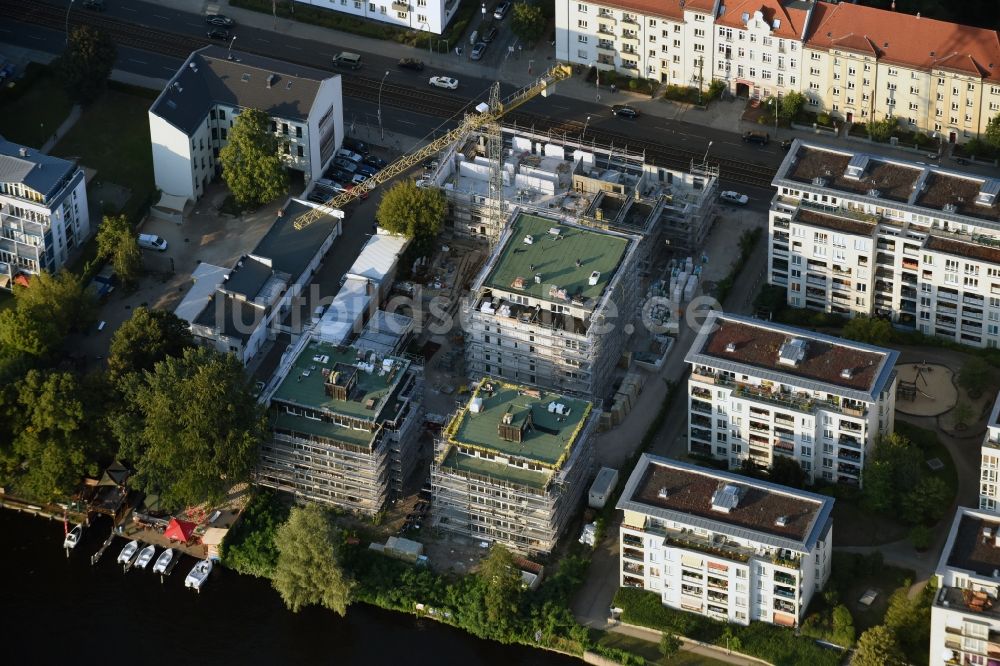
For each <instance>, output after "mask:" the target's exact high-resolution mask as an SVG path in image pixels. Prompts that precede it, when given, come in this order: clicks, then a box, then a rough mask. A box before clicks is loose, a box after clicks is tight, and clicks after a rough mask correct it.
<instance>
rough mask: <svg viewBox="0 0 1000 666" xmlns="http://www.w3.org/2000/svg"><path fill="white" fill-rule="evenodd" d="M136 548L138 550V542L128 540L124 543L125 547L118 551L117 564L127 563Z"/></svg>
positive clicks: (133, 555)
mask: <svg viewBox="0 0 1000 666" xmlns="http://www.w3.org/2000/svg"><path fill="white" fill-rule="evenodd" d="M137 550H139V542H138V541H129V542H128V543H127V544H125V547H124V548H122V552H120V553H118V564H128V563H129V562H131V561H132V558H133V557H135V552H136V551H137Z"/></svg>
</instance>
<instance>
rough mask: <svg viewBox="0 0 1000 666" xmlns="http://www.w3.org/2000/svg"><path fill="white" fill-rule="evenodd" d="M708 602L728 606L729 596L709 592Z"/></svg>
mask: <svg viewBox="0 0 1000 666" xmlns="http://www.w3.org/2000/svg"><path fill="white" fill-rule="evenodd" d="M708 600H709V601H714V602H715V603H717V604H728V603H729V597H728V596H727V595H725V594H720V593H718V592H713V591H712V590H709V591H708Z"/></svg>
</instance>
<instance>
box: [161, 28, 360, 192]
mask: <svg viewBox="0 0 1000 666" xmlns="http://www.w3.org/2000/svg"><path fill="white" fill-rule="evenodd" d="M275 72H279V73H275ZM280 72H288V73H287V74H282V73H280ZM244 108H258V109H262V110H264V111H266V112H267V111H269V112H270V113H269V115H270V117H271V131H272V132H273V133H274V135H275V137H276V138H277V139H278V142H279V153H280V154H282V156H283V159H284V161H285V164H286V165H287V166H288V168H289V169H292V170H296V171H300V172H302V174H303V178H304V181H305V184H307V185H308V184H309V182H310V181H312V180H314V179H317V178H319V177H320V176H321V174H322V172H323V167H324V166H325V165H326V164H327V163H328V162H329V160H330V159H331V158H332V157H333V154H334V152H335V151H336V149H337V147H338V146H339V145H340V143H341V142H342V141H343V139H344V115H343V97H342V90H341V81H340V76H339V75H331V74H329V73H324V72H318V70H303V69H302V68H299V67H298V66H292V65H289V64H288V63H283V62H281V61H277V60H271V59H269V58H262V57H259V56H253V55H249V54H244V53H239V54H236V55H234V58H233V60H229V59H227V57H226V50H225V49H222V48H219V47H213V46H210V47H206V48H204V49H201V50H199V51H196V52H194V53H192V54H191V56H190V57H189V58H188V60H187V61H185V63H184V66H183V67H181V69H180V70H178V72H177V73H176V74H175V75H174V77H173V78H172V79H171V80H170V82H169V83H168V85H167V87H166V88H165V89H164V90H163V92H162V93H161V94H160V96H159V97H158V98H157V100H156V101H155V102H154V103H153V105H152V107H150V109H149V132H150V139H151V142H152V152H153V171H154V176H155V180H156V186H157V187H158V188H159V189H160V190H162V191H163V192H165V193H167V194H171V195H175V196H180V197H185V198H186V199H188V200H192V201H193V200H197V199H198V198H200V197H201V195H202V194H204V192H205V188H206V187H207V186H208V183H209V182H211V181H212V180H213V179H214V178H215V176H217V175H219V174H220V173H221V164H220V163H219V160H218V157H219V151H220V150H221V149H222V148H223V147H224V146H225V145H226V144H227V143H228V134H229V132H230V131H231V130H232V127H233V124H234V121H235V119H236V116H238V115H239V113H240V111H241V110H242V109H244Z"/></svg>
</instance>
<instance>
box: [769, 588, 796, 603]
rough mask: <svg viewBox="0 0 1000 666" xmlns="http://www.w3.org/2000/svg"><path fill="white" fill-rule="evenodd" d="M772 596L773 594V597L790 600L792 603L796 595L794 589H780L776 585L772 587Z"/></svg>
mask: <svg viewBox="0 0 1000 666" xmlns="http://www.w3.org/2000/svg"><path fill="white" fill-rule="evenodd" d="M774 594H775V596H779V597H783V598H785V599H791V600H792V601H795V598H796V594H795V589H794V588H792V589H789V588H787V587H781V586H778V585H775V586H774Z"/></svg>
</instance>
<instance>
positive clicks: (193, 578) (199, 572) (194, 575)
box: [184, 560, 212, 590]
mask: <svg viewBox="0 0 1000 666" xmlns="http://www.w3.org/2000/svg"><path fill="white" fill-rule="evenodd" d="M210 573H212V560H202V561H200V562H198V564H196V565H194V568H193V569H191V573H189V574H188V575H187V578H185V579H184V587H190V588H193V589H195V590H200V589H201V586H202V585H204V584H205V581H206V580H208V574H210Z"/></svg>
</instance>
